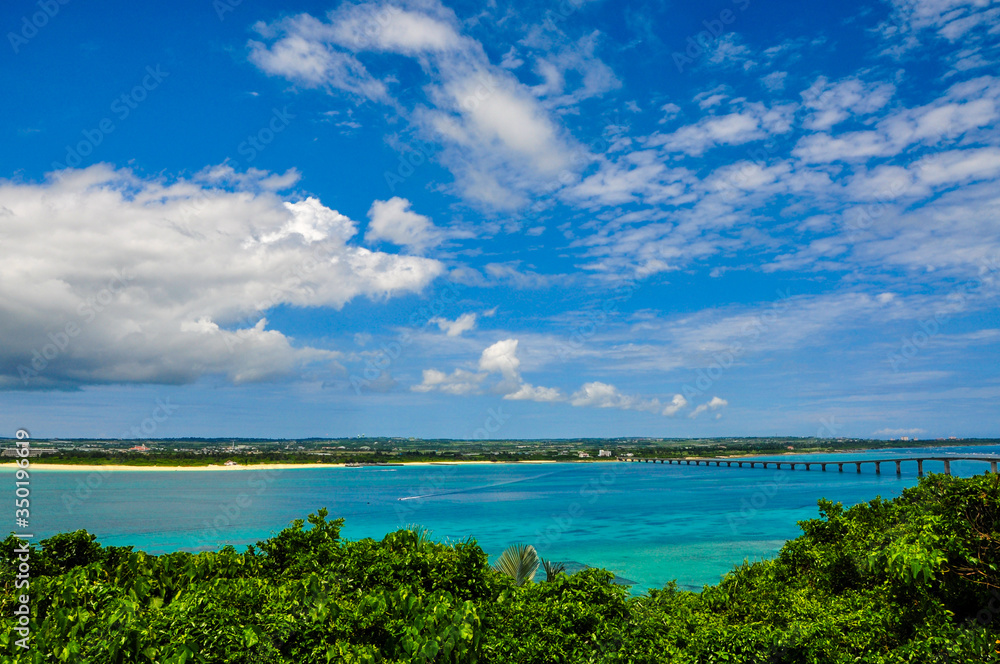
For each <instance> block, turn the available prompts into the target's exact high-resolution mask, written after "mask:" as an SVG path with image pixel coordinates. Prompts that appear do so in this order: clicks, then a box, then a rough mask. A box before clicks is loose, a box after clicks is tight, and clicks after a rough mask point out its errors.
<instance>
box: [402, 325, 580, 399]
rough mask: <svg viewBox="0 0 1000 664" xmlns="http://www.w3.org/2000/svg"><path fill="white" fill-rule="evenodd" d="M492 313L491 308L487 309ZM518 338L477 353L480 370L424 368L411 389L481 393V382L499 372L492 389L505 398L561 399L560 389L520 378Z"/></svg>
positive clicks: (500, 342)
mask: <svg viewBox="0 0 1000 664" xmlns="http://www.w3.org/2000/svg"><path fill="white" fill-rule="evenodd" d="M488 313H489V315H492V312H488ZM517 345H518V340H517V339H502V340H501V341H498V342H496V343H494V344H493V345H491V346H488V347H487V348H486V349H484V350H483V352H482V354H481V355H480V356H479V364H478V368H479V372H478V373H476V372H472V371H467V370H465V369H455V370H454V371H453V372H452V373H451V374H446V373H444V372H443V371H438V370H437V369H425V370H424V372H423V380H422V381H421V383H420V384H418V385H414V386H413V387H411V388H410V389H411V390H413V391H415V392H431V391H434V390H438V391H441V392H447V393H449V394H457V395H464V394H480V393H482V391H483V384H484V382H485V381H486V379H487V378H489V376H490V375H491V374H500V377H501V380H500V382H498V383H497V384H496V385H494V386H492V388H491V391H492V392H495V393H498V394H502V395H504V396H503V398H504V399H509V400H516V401H541V402H553V401H562V400H563V396H562V394H561V393H560V392H559V390H557V389H555V388H549V387H537V386H534V385H531V384H529V383H526V382H525V381H524V380H523V379H522V378H521V360H520V359H519V358H518V357H517Z"/></svg>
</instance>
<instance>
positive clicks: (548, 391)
mask: <svg viewBox="0 0 1000 664" xmlns="http://www.w3.org/2000/svg"><path fill="white" fill-rule="evenodd" d="M503 398H504V399H511V400H513V401H542V402H547V401H562V400H563V395H562V392H560V391H559V390H557V389H556V388H554V387H535V386H534V385H529V384H528V383H522V384H521V386H520V387H519V388H518V389H517V391H516V392H511V393H510V394H505V395H504V397H503Z"/></svg>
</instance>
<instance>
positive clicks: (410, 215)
mask: <svg viewBox="0 0 1000 664" xmlns="http://www.w3.org/2000/svg"><path fill="white" fill-rule="evenodd" d="M368 218H369V219H370V220H371V222H370V223H369V224H368V230H367V231H366V232H365V240H367V241H368V242H373V241H377V240H388V241H389V242H392V243H393V244H397V245H400V246H403V247H408V248H410V249H414V250H416V251H422V250H424V249H426V248H427V247H431V246H434V245H436V244H438V243H439V242H441V239H442V234H441V231H440V230H439V229H438V228H437V227H436V226H434V223H433V222H432V221H431V220H430V217H426V216H424V215H422V214H417V213H416V212H414V211H413V210H411V209H410V201H408V200H406V199H405V198H400V197H399V196H393V197H392V198H390V199H389V200H387V201H375V202H374V203H372V206H371V209H369V210H368Z"/></svg>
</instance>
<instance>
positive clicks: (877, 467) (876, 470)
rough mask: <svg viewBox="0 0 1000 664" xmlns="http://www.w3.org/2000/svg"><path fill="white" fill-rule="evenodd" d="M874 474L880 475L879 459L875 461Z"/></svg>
mask: <svg viewBox="0 0 1000 664" xmlns="http://www.w3.org/2000/svg"><path fill="white" fill-rule="evenodd" d="M875 474H876V475H881V474H882V462H881V461H876V462H875Z"/></svg>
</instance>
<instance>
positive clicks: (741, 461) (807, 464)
mask: <svg viewBox="0 0 1000 664" xmlns="http://www.w3.org/2000/svg"><path fill="white" fill-rule="evenodd" d="M618 460H619V461H627V462H630V463H665V464H677V465H688V466H701V465H705V466H711V465H715V466H717V467H718V466H722V465H723V464H725V465H726V467H728V468H732V467H733V466H734V465H735V466H737V467H739V468H743V467H744V466H746V467H748V468H756V467H757V466H760V467H761V468H767V467H768V466H774V468H775V469H777V470H780V469H781V467H782V466H787V467H788V469H789V470H795V467H796V466H802V467H804V468H805V469H806V470H812V467H813V466H819V467H820V468H821V469H822V470H823V471H824V472H826V467H827V466H837V471H838V472H841V473H842V472H844V466H848V467H850V466H854V467H855V468H857V471H858V473H860V472H861V466H862V464H866V463H870V464H874V466H875V474H876V475H881V474H882V464H895V466H896V474H897V475H901V474H902V473H903V469H902V465H903V462H907V463H909V462H916V464H917V474H918V475H920V476H923V474H924V462H926V461H933V462H938V461H940V462H941V463H942V464H944V474H945V475H951V462H952V461H981V462H986V463H989V464H990V472H991V473H993V474H996V473H997V462H1000V457H981V456H980V457H975V456H970V457H954V456H953V457H900V458H896V459H892V458H890V459H860V460H855V459H852V460H848V461H801V460H796V461H784V460H780V459H766V460H762V459H754V458H735V459H734V458H729V459H720V458H716V457H707V458H706V457H701V458H695V459H654V458H640V457H618Z"/></svg>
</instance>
